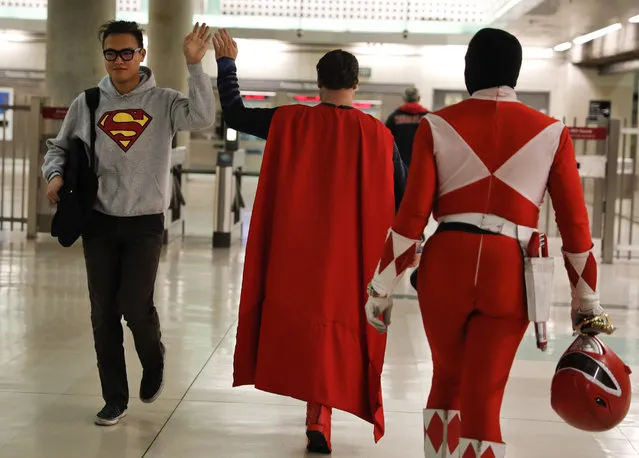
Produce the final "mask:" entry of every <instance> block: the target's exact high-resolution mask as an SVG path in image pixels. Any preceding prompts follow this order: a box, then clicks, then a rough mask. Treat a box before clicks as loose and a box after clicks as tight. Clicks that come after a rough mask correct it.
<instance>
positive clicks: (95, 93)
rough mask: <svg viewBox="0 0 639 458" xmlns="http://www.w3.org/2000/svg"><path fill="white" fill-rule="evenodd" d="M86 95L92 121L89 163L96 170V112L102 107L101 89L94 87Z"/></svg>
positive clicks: (85, 92)
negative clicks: (99, 106)
mask: <svg viewBox="0 0 639 458" xmlns="http://www.w3.org/2000/svg"><path fill="white" fill-rule="evenodd" d="M84 95H85V97H86V101H87V106H88V107H89V114H90V119H91V130H90V133H91V145H90V146H89V162H90V165H91V167H92V168H95V138H96V135H97V134H96V131H95V111H96V110H97V109H98V105H100V88H99V87H92V88H91V89H87V90H86V91H84Z"/></svg>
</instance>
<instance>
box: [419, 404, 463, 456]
mask: <svg viewBox="0 0 639 458" xmlns="http://www.w3.org/2000/svg"><path fill="white" fill-rule="evenodd" d="M460 436H461V416H460V414H459V411H458V410H439V409H424V457H425V458H458V457H459V441H460Z"/></svg>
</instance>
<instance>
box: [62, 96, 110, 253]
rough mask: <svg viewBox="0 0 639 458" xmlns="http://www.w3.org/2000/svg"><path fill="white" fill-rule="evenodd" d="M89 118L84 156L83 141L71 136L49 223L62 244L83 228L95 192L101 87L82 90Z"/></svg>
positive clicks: (95, 194)
mask: <svg viewBox="0 0 639 458" xmlns="http://www.w3.org/2000/svg"><path fill="white" fill-rule="evenodd" d="M84 93H85V96H86V102H87V106H88V107H89V112H90V119H91V130H90V133H91V145H90V147H89V155H88V156H89V157H88V158H87V154H86V148H85V145H84V142H83V141H82V140H80V139H74V141H73V144H72V146H71V148H69V150H68V151H66V161H65V164H64V173H63V176H62V178H63V179H64V185H63V186H62V188H60V191H59V192H58V197H59V201H58V208H57V210H56V212H55V215H54V216H53V221H52V223H51V235H52V236H53V237H57V238H58V242H60V245H62V246H63V247H70V246H71V245H73V244H74V243H75V241H76V240H77V239H78V238H79V237H80V236H81V235H82V233H83V232H84V227H85V225H86V222H87V220H88V219H89V217H90V216H91V213H92V211H93V205H94V204H95V200H96V198H97V195H98V177H97V175H96V173H95V138H96V131H95V111H96V109H97V108H98V105H99V104H100V89H99V88H97V87H94V88H91V89H87V90H86V91H84Z"/></svg>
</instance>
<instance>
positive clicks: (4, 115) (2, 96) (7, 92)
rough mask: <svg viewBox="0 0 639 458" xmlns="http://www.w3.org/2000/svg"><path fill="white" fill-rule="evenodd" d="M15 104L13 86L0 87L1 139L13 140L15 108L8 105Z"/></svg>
mask: <svg viewBox="0 0 639 458" xmlns="http://www.w3.org/2000/svg"><path fill="white" fill-rule="evenodd" d="M11 105H13V88H11V87H0V141H8V142H10V141H11V140H13V110H10V109H7V108H6V106H11Z"/></svg>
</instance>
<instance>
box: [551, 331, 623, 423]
mask: <svg viewBox="0 0 639 458" xmlns="http://www.w3.org/2000/svg"><path fill="white" fill-rule="evenodd" d="M630 373H631V371H630V368H629V367H628V366H626V365H625V364H624V363H623V361H621V359H620V358H619V356H617V355H616V354H615V352H613V351H612V350H611V349H610V348H608V347H607V346H606V345H605V344H604V343H603V342H602V341H601V340H600V339H599V338H597V337H589V336H579V337H577V339H575V341H574V342H573V343H572V345H570V347H568V350H566V352H565V353H564V354H563V356H562V357H561V359H560V360H559V363H558V364H557V368H556V369H555V375H554V377H553V379H552V388H551V394H550V404H551V405H552V408H553V410H554V411H555V412H556V413H557V415H559V416H560V417H561V418H562V419H563V420H564V421H565V422H566V423H568V424H569V425H571V426H573V427H575V428H577V429H581V430H584V431H608V430H610V429H612V428H614V427H615V426H617V425H618V424H619V423H621V421H622V420H623V419H624V418H625V417H626V414H627V413H628V409H629V408H630V399H631V392H632V390H631V387H630Z"/></svg>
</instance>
